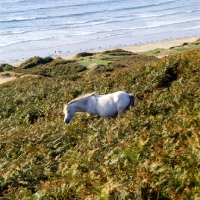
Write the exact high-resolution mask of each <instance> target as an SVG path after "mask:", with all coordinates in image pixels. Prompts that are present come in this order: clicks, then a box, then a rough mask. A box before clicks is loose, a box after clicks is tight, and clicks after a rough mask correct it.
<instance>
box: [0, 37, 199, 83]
mask: <svg viewBox="0 0 200 200" xmlns="http://www.w3.org/2000/svg"><path fill="white" fill-rule="evenodd" d="M199 38H200V37H191V38H181V39H175V40H167V41H161V42H156V43H148V44H142V45H134V46H121V47H120V46H119V47H117V48H120V49H123V50H126V51H131V52H134V53H137V52H138V53H139V52H145V51H149V50H153V49H156V48H163V49H169V48H170V47H174V46H180V45H182V44H183V43H184V42H188V43H192V42H195V41H196V40H197V39H199ZM112 49H116V48H111V49H110V48H108V49H101V50H94V51H92V52H103V51H105V50H112ZM74 56H75V54H72V55H67V56H59V57H62V58H63V59H67V60H69V59H73V58H74ZM55 58H56V57H55ZM21 63H22V62H14V63H9V64H11V65H12V66H15V67H18V66H19V65H20V64H21ZM14 79H15V77H0V84H2V83H5V82H7V81H11V80H14Z"/></svg>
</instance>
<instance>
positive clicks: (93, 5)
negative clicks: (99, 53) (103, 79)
mask: <svg viewBox="0 0 200 200" xmlns="http://www.w3.org/2000/svg"><path fill="white" fill-rule="evenodd" d="M198 36H200V1H199V0H179V1H177V0H117V1H116V0H71V1H70V0H56V1H55V0H0V63H7V62H8V63H9V62H17V61H23V60H26V59H28V58H30V57H33V56H40V57H46V56H51V57H56V56H65V55H72V54H76V53H79V52H84V51H95V50H101V49H110V48H119V47H121V46H132V45H140V44H146V43H152V42H160V41H163V40H172V39H178V38H188V37H198Z"/></svg>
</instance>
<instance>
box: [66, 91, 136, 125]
mask: <svg viewBox="0 0 200 200" xmlns="http://www.w3.org/2000/svg"><path fill="white" fill-rule="evenodd" d="M133 106H134V96H133V95H132V94H128V93H126V92H123V91H118V92H115V93H112V94H106V95H97V94H95V93H91V94H86V95H83V96H80V97H78V98H76V99H74V100H72V101H70V102H69V103H68V104H66V105H65V106H64V110H63V111H64V114H65V117H64V122H65V123H69V122H70V120H71V119H72V118H73V116H74V115H75V113H76V112H87V113H89V114H91V115H98V116H101V117H115V116H116V115H118V114H122V113H124V112H126V110H128V109H129V108H130V107H133Z"/></svg>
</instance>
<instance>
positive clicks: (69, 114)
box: [63, 104, 75, 123]
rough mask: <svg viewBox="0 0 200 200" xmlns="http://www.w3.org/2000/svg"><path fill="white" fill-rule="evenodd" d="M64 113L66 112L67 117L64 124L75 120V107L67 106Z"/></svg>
mask: <svg viewBox="0 0 200 200" xmlns="http://www.w3.org/2000/svg"><path fill="white" fill-rule="evenodd" d="M63 112H64V115H65V118H64V122H65V123H69V122H70V120H71V119H72V118H73V116H74V113H75V110H74V109H73V106H70V105H69V104H65V105H64V109H63Z"/></svg>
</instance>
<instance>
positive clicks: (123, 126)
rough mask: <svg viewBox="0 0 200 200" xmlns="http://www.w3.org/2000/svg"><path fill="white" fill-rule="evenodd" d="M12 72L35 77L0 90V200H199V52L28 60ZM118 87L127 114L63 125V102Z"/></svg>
mask: <svg viewBox="0 0 200 200" xmlns="http://www.w3.org/2000/svg"><path fill="white" fill-rule="evenodd" d="M89 60H90V62H91V63H95V65H93V67H91V68H90V69H87V66H86V64H87V63H88V61H89ZM101 61H102V62H101ZM105 61H106V62H105ZM30 63H32V64H30ZM34 63H35V64H34ZM27 65H28V67H27ZM11 70H12V72H15V73H18V74H21V75H22V74H29V75H30V74H33V75H34V76H25V77H23V76H21V78H18V79H16V80H15V81H12V82H8V83H6V84H2V85H0V105H1V106H0V199H29V200H34V199H48V200H49V199H92V200H93V199H101V200H104V199H105V200H106V199H144V200H145V199H160V200H161V199H165V200H168V199H173V200H174V199H199V198H200V181H199V180H200V141H199V140H200V135H199V134H200V84H199V83H200V73H199V72H200V50H198V49H197V50H192V51H186V52H184V53H180V54H175V55H173V56H169V57H165V58H163V59H161V60H159V59H157V58H155V57H148V56H144V55H137V54H134V53H130V52H125V51H121V50H114V51H107V52H104V53H102V54H93V55H79V56H77V58H76V59H75V60H71V61H65V60H63V59H56V60H51V59H49V58H45V59H41V58H36V57H35V58H32V60H28V61H26V62H25V63H23V64H22V65H21V66H20V67H19V68H17V69H11ZM118 90H124V91H126V92H129V93H133V94H134V95H135V97H136V102H135V107H134V108H133V109H132V110H130V111H128V112H127V113H126V114H124V115H122V116H118V117H117V118H115V119H104V118H99V117H95V116H91V117H88V116H87V115H86V114H85V113H81V114H77V115H76V116H75V117H74V119H73V120H72V121H71V122H70V124H68V125H65V124H64V123H63V117H64V116H63V113H62V109H63V104H64V103H65V102H68V101H70V100H72V99H73V98H75V97H77V96H78V95H80V94H82V93H88V92H93V91H96V92H97V93H100V94H106V93H111V92H114V91H118Z"/></svg>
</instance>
